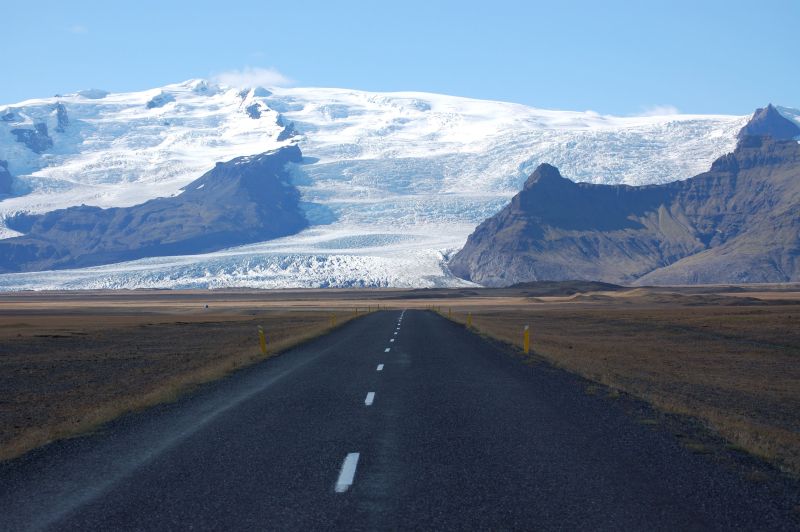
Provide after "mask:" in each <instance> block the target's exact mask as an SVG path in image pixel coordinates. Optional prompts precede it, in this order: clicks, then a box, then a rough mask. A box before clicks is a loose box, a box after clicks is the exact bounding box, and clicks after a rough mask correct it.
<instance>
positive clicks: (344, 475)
mask: <svg viewBox="0 0 800 532" xmlns="http://www.w3.org/2000/svg"><path fill="white" fill-rule="evenodd" d="M360 456H361V454H360V453H347V456H346V457H345V459H344V462H343V463H342V469H341V471H339V479H338V480H337V481H336V487H335V488H334V489H335V490H336V493H344V492H345V491H347V490H348V489H349V488H350V486H352V485H353V478H354V477H355V476H356V467H357V466H358V458H359V457H360Z"/></svg>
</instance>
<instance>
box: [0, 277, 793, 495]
mask: <svg viewBox="0 0 800 532" xmlns="http://www.w3.org/2000/svg"><path fill="white" fill-rule="evenodd" d="M560 292H561V293H559V290H556V291H555V292H553V291H552V290H548V291H546V292H545V291H537V289H536V288H535V287H533V288H519V289H452V290H445V289H442V290H300V291H248V290H224V291H222V290H221V291H174V292H173V291H115V292H114V291H99V292H18V293H6V294H1V295H0V391H2V396H3V400H2V402H0V458H2V459H13V458H15V457H18V456H20V455H23V454H24V453H26V452H27V451H29V450H31V449H33V448H36V447H39V446H42V445H45V444H47V443H49V442H51V441H55V440H59V439H63V438H69V437H73V436H75V435H79V434H82V433H86V432H91V431H95V430H98V429H99V428H101V427H102V425H103V423H105V422H107V421H110V420H112V419H114V418H116V417H118V416H119V415H122V414H125V413H128V412H135V411H141V410H143V409H145V408H147V407H149V406H152V405H155V404H159V403H164V402H170V401H174V400H176V399H177V398H179V397H180V396H182V395H185V394H186V393H189V392H191V390H192V389H193V388H195V387H196V386H198V385H201V384H203V383H205V382H209V381H213V380H216V379H219V378H221V377H224V376H225V375H227V374H229V373H231V372H234V371H236V370H238V369H240V368H242V367H244V366H247V365H251V364H253V363H257V362H259V361H260V360H263V359H264V358H268V357H271V356H274V355H276V354H279V353H280V352H281V351H283V350H286V349H288V348H290V347H292V346H294V345H297V344H299V343H302V342H304V341H308V340H310V339H312V338H315V337H318V336H321V335H324V334H326V333H327V332H330V331H331V330H332V329H334V328H337V327H339V326H341V325H342V324H344V323H346V322H347V321H349V320H351V319H354V318H357V317H359V316H363V315H364V314H365V313H367V312H375V311H376V310H399V309H427V310H430V311H433V312H437V313H439V314H440V315H442V316H444V317H446V318H449V319H450V320H452V321H455V322H457V323H460V324H462V325H463V326H465V327H470V328H471V329H472V330H473V332H475V333H476V334H478V335H481V336H484V337H485V338H488V339H490V341H493V342H496V343H497V344H498V345H499V346H500V347H502V348H503V349H505V350H506V351H507V352H508V354H509V356H510V357H516V358H519V359H520V360H521V361H522V362H524V363H525V364H528V365H532V366H536V365H539V364H544V365H550V366H556V367H558V368H561V369H564V370H567V371H568V372H571V373H574V374H577V375H579V376H581V377H583V378H585V379H586V381H585V393H586V394H588V395H601V396H603V397H604V398H606V399H607V400H608V401H609V402H610V403H615V402H620V401H625V400H632V401H642V402H644V403H646V404H648V405H650V406H652V407H654V408H653V411H652V412H653V414H652V415H650V416H648V417H647V418H646V419H641V420H640V422H641V423H644V424H648V425H653V426H654V430H666V431H670V432H672V433H673V434H674V436H675V437H676V438H678V439H679V440H680V441H681V443H682V445H684V446H685V447H686V448H688V449H690V450H691V451H692V452H696V453H697V454H701V455H707V457H708V459H709V460H716V461H719V462H725V463H728V462H729V463H730V465H731V467H736V468H739V469H741V470H742V472H743V474H744V475H745V476H747V477H748V478H750V479H751V480H752V481H753V482H763V483H764V484H765V485H777V484H781V483H782V482H784V481H785V482H790V483H793V482H794V481H795V479H796V478H797V476H798V475H800V385H798V383H799V382H800V364H798V363H797V361H798V360H799V358H798V357H799V356H800V287H797V286H759V287H757V288H752V287H751V288H748V287H733V286H724V287H699V288H658V289H655V288H636V289H623V290H614V291H600V292H576V293H573V292H574V290H570V289H569V286H568V285H564V286H563V287H562V288H561V290H560ZM259 326H261V327H262V328H263V329H264V331H265V333H266V340H267V347H268V350H267V353H266V354H264V353H262V352H261V349H260V346H259V338H258V332H257V331H258V327H259ZM525 326H528V327H529V329H530V332H531V345H532V349H531V352H530V353H528V354H525V353H523V352H522V338H523V336H522V331H523V329H524V327H525ZM776 483H777V484H776Z"/></svg>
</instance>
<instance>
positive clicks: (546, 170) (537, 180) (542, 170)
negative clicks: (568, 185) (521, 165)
mask: <svg viewBox="0 0 800 532" xmlns="http://www.w3.org/2000/svg"><path fill="white" fill-rule="evenodd" d="M560 181H567V179H566V178H565V177H563V176H562V175H561V172H559V171H558V168H556V167H555V166H553V165H551V164H547V163H541V164H540V165H539V166H537V167H536V170H534V171H533V173H532V174H531V175H530V177H528V180H527V181H525V189H529V188H530V187H532V186H533V185H536V184H547V183H557V182H560Z"/></svg>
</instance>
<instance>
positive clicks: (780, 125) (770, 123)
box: [739, 104, 800, 139]
mask: <svg viewBox="0 0 800 532" xmlns="http://www.w3.org/2000/svg"><path fill="white" fill-rule="evenodd" d="M798 135H800V127H798V126H797V124H795V123H794V122H792V121H791V120H787V119H786V118H784V117H783V115H781V114H780V113H779V112H778V110H777V109H775V106H773V105H772V104H769V105H767V106H766V107H763V108H760V109H756V112H755V114H753V118H751V119H750V121H749V122H748V123H747V124H746V125H745V126H744V127H743V128H742V129H741V131H739V138H740V139H741V138H744V137H772V138H775V139H792V138H794V137H797V136H798Z"/></svg>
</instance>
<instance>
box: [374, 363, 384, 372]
mask: <svg viewBox="0 0 800 532" xmlns="http://www.w3.org/2000/svg"><path fill="white" fill-rule="evenodd" d="M375 371H383V364H378V367H377V368H376V369H375Z"/></svg>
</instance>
